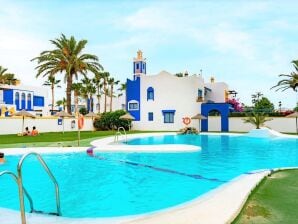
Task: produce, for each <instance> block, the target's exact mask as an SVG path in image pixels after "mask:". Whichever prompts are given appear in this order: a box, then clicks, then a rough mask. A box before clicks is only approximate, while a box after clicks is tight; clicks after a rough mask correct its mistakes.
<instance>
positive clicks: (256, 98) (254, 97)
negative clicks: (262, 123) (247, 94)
mask: <svg viewBox="0 0 298 224" xmlns="http://www.w3.org/2000/svg"><path fill="white" fill-rule="evenodd" d="M261 96H263V93H261V92H256V93H255V94H252V95H251V98H252V103H253V104H256V103H257V102H258V101H259V100H260V97H261Z"/></svg>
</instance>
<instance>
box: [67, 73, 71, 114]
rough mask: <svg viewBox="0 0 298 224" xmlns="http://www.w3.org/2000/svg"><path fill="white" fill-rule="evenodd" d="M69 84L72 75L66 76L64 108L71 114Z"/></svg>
mask: <svg viewBox="0 0 298 224" xmlns="http://www.w3.org/2000/svg"><path fill="white" fill-rule="evenodd" d="M71 85H72V75H71V74H70V75H68V76H67V86H66V109H67V112H68V113H70V114H71Z"/></svg>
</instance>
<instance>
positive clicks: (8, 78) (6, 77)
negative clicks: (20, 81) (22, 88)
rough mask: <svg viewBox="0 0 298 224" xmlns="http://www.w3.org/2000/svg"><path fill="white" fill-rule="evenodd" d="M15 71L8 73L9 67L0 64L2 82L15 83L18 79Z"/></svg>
mask: <svg viewBox="0 0 298 224" xmlns="http://www.w3.org/2000/svg"><path fill="white" fill-rule="evenodd" d="M14 76H15V75H14V74H13V73H8V72H7V68H4V67H2V66H1V65H0V84H7V85H15V84H16V82H17V79H16V78H15V77H14Z"/></svg>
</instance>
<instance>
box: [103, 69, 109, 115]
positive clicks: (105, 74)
mask: <svg viewBox="0 0 298 224" xmlns="http://www.w3.org/2000/svg"><path fill="white" fill-rule="evenodd" d="M101 77H102V78H103V92H104V95H105V105H104V113H105V112H107V95H108V92H109V91H108V88H107V85H108V78H109V77H110V73H109V72H101Z"/></svg>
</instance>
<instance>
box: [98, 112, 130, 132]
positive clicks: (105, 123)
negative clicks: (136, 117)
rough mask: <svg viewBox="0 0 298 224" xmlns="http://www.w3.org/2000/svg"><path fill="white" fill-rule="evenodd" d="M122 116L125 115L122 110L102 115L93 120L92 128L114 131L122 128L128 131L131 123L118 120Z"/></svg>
mask: <svg viewBox="0 0 298 224" xmlns="http://www.w3.org/2000/svg"><path fill="white" fill-rule="evenodd" d="M124 114H126V112H125V111H124V110H116V111H114V112H106V113H102V114H101V117H100V118H99V119H98V118H96V119H95V120H94V122H93V126H94V127H95V128H96V130H116V129H118V128H119V127H124V129H125V130H128V129H129V126H130V125H131V121H127V120H122V119H120V116H122V115H124Z"/></svg>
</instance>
